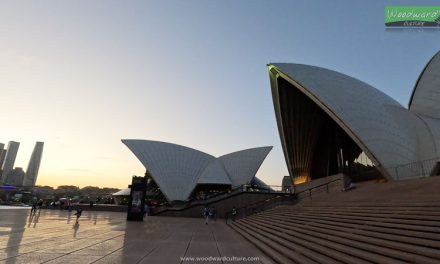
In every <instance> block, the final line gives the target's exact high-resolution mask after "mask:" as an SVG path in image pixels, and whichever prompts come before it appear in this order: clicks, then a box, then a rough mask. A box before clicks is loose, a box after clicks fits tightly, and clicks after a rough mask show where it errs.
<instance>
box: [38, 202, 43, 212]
mask: <svg viewBox="0 0 440 264" xmlns="http://www.w3.org/2000/svg"><path fill="white" fill-rule="evenodd" d="M37 205H38V212H40V211H41V207H43V200H41V199H40V200H39V201H38V204H37Z"/></svg>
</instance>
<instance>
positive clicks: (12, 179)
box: [4, 167, 25, 186]
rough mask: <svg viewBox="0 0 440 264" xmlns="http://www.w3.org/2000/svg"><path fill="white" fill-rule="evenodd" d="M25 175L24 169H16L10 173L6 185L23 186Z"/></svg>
mask: <svg viewBox="0 0 440 264" xmlns="http://www.w3.org/2000/svg"><path fill="white" fill-rule="evenodd" d="M24 175H25V174H24V171H23V169H22V168H20V167H15V168H14V169H13V170H11V171H10V172H9V173H8V175H7V177H6V179H5V181H4V182H5V185H13V186H21V185H22V184H23V179H24Z"/></svg>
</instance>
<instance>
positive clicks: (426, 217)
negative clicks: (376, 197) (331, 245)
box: [284, 207, 440, 226]
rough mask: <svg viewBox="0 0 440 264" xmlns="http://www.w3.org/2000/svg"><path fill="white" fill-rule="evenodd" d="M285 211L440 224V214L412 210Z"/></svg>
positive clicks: (334, 209)
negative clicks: (398, 211)
mask: <svg viewBox="0 0 440 264" xmlns="http://www.w3.org/2000/svg"><path fill="white" fill-rule="evenodd" d="M284 213H293V214H302V213H316V214H330V215H331V214H335V215H354V216H356V215H359V216H365V217H381V218H394V219H408V220H422V221H426V222H427V223H429V221H433V222H431V223H435V224H434V226H435V225H437V226H440V215H430V214H420V213H412V212H408V211H405V212H400V213H397V212H391V211H388V212H387V211H385V210H384V211H363V212H362V211H360V212H359V211H351V210H343V209H339V208H337V207H336V208H329V209H310V208H308V209H291V210H285V211H284Z"/></svg>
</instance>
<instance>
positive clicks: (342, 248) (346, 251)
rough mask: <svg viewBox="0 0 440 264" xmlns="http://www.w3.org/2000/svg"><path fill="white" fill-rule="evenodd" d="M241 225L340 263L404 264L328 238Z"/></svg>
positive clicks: (254, 224) (255, 224) (245, 222)
mask: <svg viewBox="0 0 440 264" xmlns="http://www.w3.org/2000/svg"><path fill="white" fill-rule="evenodd" d="M241 224H242V225H243V226H245V227H246V228H249V229H254V230H259V232H261V233H266V234H273V235H278V236H282V237H283V238H284V239H286V240H288V241H290V242H292V243H308V244H309V246H314V247H315V248H314V250H315V251H316V252H317V253H320V254H324V255H328V256H329V257H332V258H334V259H336V260H337V261H340V262H342V263H366V262H367V263H368V262H373V263H384V264H394V263H396V264H400V263H406V262H405V261H402V260H398V259H395V258H390V257H388V256H384V255H381V254H377V253H373V252H369V251H366V250H363V249H359V248H356V247H352V246H347V245H344V244H340V243H338V242H334V241H330V240H329V239H328V238H322V237H316V236H311V235H309V234H304V233H302V232H293V231H291V230H287V229H283V228H279V227H277V226H267V225H265V224H261V223H258V222H255V221H252V220H248V219H245V220H242V221H241ZM311 249H312V248H311ZM324 263H325V262H324Z"/></svg>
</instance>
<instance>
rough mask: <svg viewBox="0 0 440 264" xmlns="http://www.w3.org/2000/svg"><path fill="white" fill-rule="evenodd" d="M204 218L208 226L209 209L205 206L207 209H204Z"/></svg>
mask: <svg viewBox="0 0 440 264" xmlns="http://www.w3.org/2000/svg"><path fill="white" fill-rule="evenodd" d="M203 216H204V217H205V225H207V224H208V221H209V207H208V206H205V208H203Z"/></svg>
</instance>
